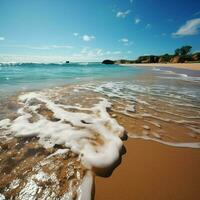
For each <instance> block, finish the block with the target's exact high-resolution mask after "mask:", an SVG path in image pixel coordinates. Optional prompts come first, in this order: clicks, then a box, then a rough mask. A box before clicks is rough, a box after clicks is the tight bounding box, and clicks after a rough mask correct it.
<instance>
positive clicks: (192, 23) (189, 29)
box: [172, 18, 200, 36]
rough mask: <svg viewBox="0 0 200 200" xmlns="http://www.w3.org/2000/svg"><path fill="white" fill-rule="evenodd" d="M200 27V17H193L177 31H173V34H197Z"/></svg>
mask: <svg viewBox="0 0 200 200" xmlns="http://www.w3.org/2000/svg"><path fill="white" fill-rule="evenodd" d="M199 28H200V18H196V19H191V20H188V21H186V23H185V24H184V25H183V26H181V27H180V28H179V29H178V30H177V31H176V32H175V33H172V35H173V36H188V35H197V34H198V33H199Z"/></svg>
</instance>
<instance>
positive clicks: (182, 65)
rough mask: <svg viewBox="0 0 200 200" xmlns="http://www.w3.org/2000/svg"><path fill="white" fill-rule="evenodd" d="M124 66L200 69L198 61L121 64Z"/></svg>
mask: <svg viewBox="0 0 200 200" xmlns="http://www.w3.org/2000/svg"><path fill="white" fill-rule="evenodd" d="M123 65H124V66H138V67H140V66H141V67H172V68H180V69H188V70H200V63H147V64H145V63H141V64H123Z"/></svg>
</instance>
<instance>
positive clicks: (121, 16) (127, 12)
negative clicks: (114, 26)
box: [116, 10, 131, 18]
mask: <svg viewBox="0 0 200 200" xmlns="http://www.w3.org/2000/svg"><path fill="white" fill-rule="evenodd" d="M130 12H131V11H130V10H126V11H118V12H117V14H116V17H118V18H125V17H126V16H127V15H128V14H129V13H130Z"/></svg>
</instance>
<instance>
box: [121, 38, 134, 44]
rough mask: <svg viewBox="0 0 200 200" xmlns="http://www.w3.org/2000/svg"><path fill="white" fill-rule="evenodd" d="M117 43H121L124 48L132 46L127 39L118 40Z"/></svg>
mask: <svg viewBox="0 0 200 200" xmlns="http://www.w3.org/2000/svg"><path fill="white" fill-rule="evenodd" d="M119 42H121V43H123V45H125V46H130V45H132V44H133V42H132V41H129V39H128V38H122V39H120V40H119Z"/></svg>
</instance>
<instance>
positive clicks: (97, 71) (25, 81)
mask: <svg viewBox="0 0 200 200" xmlns="http://www.w3.org/2000/svg"><path fill="white" fill-rule="evenodd" d="M144 71H146V70H145V69H140V68H133V67H123V66H118V65H103V64H100V63H71V64H36V63H21V64H20V63H16V64H1V65H0V94H1V95H3V94H8V93H13V92H18V91H24V90H30V89H40V88H45V87H52V86H57V85H65V84H68V83H76V82H80V81H92V80H97V79H108V78H109V79H115V78H122V77H124V78H127V77H129V76H130V75H131V76H132V75H136V74H140V73H143V72H144Z"/></svg>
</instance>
